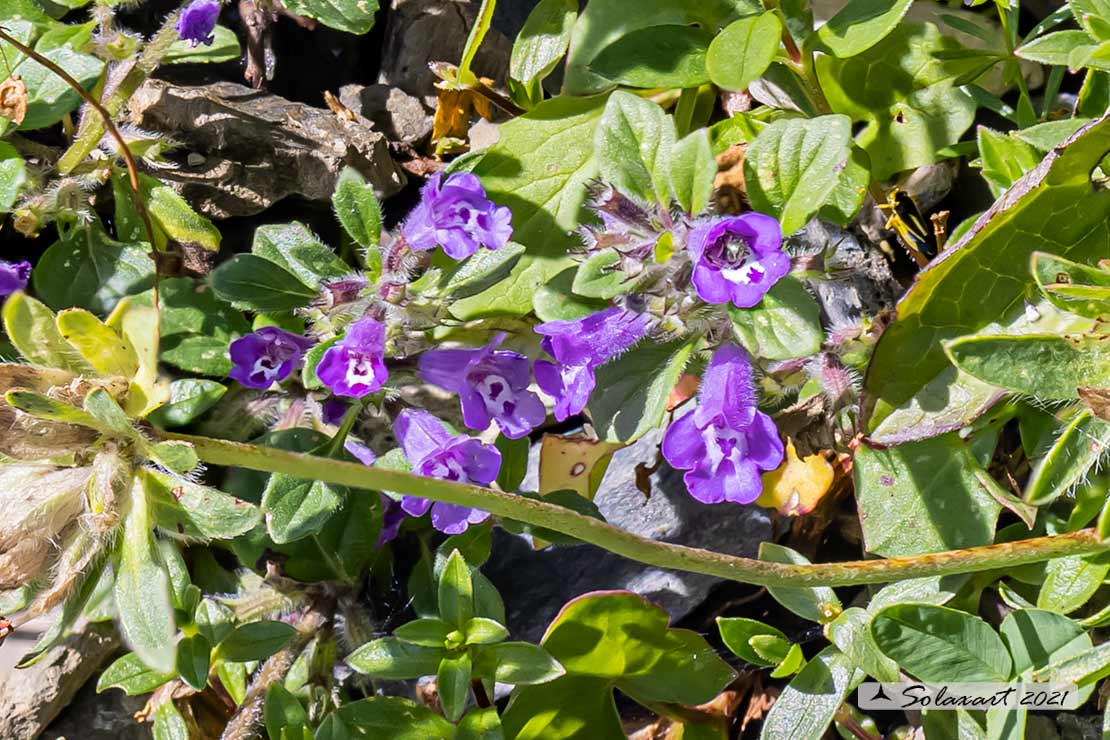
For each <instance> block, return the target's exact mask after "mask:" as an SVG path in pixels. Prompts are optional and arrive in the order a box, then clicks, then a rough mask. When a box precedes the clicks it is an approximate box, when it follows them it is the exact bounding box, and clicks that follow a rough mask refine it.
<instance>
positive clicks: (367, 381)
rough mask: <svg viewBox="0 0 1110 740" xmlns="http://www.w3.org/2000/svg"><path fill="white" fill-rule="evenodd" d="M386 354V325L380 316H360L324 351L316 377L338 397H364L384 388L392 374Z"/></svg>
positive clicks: (317, 367)
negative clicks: (375, 317) (378, 317)
mask: <svg viewBox="0 0 1110 740" xmlns="http://www.w3.org/2000/svg"><path fill="white" fill-rule="evenodd" d="M384 353H385V326H383V325H382V323H381V322H380V321H378V320H376V319H371V318H364V319H359V320H358V321H355V322H353V323H352V324H351V325H350V326H348V327H347V333H346V334H345V335H344V336H343V338H342V339H340V340H339V341H338V342H336V343H335V344H333V345H332V346H331V347H329V348H328V349H327V351H326V352H324V356H323V357H321V358H320V364H319V365H317V366H316V377H318V378H319V379H320V382H322V383H323V384H324V385H326V386H327V387H328V388H330V389H331V390H332V392H333V393H335V394H336V395H337V396H351V397H354V398H361V397H363V396H365V395H366V394H367V393H373V392H374V391H376V390H378V389H379V388H381V387H382V384H383V383H385V379H386V378H387V377H388V376H389V372H388V371H387V370H386V369H385V360H384Z"/></svg>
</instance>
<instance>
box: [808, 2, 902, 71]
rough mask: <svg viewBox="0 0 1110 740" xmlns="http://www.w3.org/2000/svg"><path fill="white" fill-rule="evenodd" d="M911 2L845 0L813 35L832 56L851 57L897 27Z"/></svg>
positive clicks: (863, 50) (877, 41) (880, 39)
mask: <svg viewBox="0 0 1110 740" xmlns="http://www.w3.org/2000/svg"><path fill="white" fill-rule="evenodd" d="M912 4H913V0H849V2H848V4H847V5H845V6H844V7H843V8H841V9H840V10H839V11H838V12H837V14H836V15H834V16H833V17H832V18H830V19H829V20H828V21H826V22H825V24H824V25H823V26H821V27H820V28H819V29H817V38H818V40H819V41H820V42H821V43H822V44H823V45H824V47H825V49H827V50H828V52H829V53H830V54H832V55H833V56H836V57H841V58H844V57H854V56H855V55H856V54H861V53H863V52H865V51H867V50H868V49H870V48H871V47H872V46H874V45H875V44H877V43H879V42H880V41H882V40H883V39H884V38H886V36H887V34H889V33H890V32H891V31H893V30H894V29H895V28H897V26H898V23H899V22H900V21H901V20H902V18H903V17H904V16H905V15H906V12H907V11H909V9H910V6H911V5H912Z"/></svg>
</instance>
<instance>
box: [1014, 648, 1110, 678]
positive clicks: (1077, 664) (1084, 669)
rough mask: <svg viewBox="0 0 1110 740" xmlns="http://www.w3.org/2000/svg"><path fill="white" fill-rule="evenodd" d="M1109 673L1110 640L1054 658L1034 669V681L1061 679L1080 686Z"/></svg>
mask: <svg viewBox="0 0 1110 740" xmlns="http://www.w3.org/2000/svg"><path fill="white" fill-rule="evenodd" d="M1108 674H1110V642H1104V643H1102V644H1100V645H1097V646H1095V647H1093V648H1091V649H1090V650H1086V651H1084V652H1081V653H1078V654H1076V655H1072V656H1069V657H1066V658H1062V659H1060V660H1055V661H1053V662H1052V663H1050V664H1049V665H1047V666H1045V667H1044V668H1041V669H1039V670H1034V671H1033V674H1032V678H1033V680H1034V681H1061V682H1068V683H1077V684H1079V687H1080V688H1083V687H1085V686H1090V685H1092V684H1094V682H1095V681H1097V680H1099V679H1100V678H1103V677H1104V676H1106V675H1108Z"/></svg>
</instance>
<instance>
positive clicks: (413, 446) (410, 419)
mask: <svg viewBox="0 0 1110 740" xmlns="http://www.w3.org/2000/svg"><path fill="white" fill-rule="evenodd" d="M393 431H394V433H395V434H396V435H397V440H398V441H399V442H400V443H401V449H402V450H404V452H405V457H406V458H408V461H409V463H411V464H412V472H414V473H416V474H417V475H423V476H427V477H429V478H442V479H444V480H450V481H456V482H459V483H471V484H476V485H481V486H485V485H488V484H489V483H490V482H492V481H493V480H494V479H495V478H496V477H497V471H498V470H499V469H500V468H501V453H500V452H498V450H497V448H496V447H494V446H493V445H488V444H485V443H483V442H482V441H481V440H478V439H475V438H474V437H468V436H466V435H465V434H458V435H453V434H451V433H450V432H449V431H447V427H446V426H444V424H443V422H442V421H440V420H439V419H437V418H436V417H434V416H432V415H431V414H429V413H428V412H427V411H418V410H415V409H405V410H404V411H402V412H401V414H400V415H399V416H398V417H397V421H396V422H395V423H394V425H393ZM401 508H402V509H404V511H405V513H406V514H409V515H410V516H423V515H424V514H425V513H426V512H427V511H428V509H429V508H430V509H431V510H432V526H433V527H435V528H436V529H438V530H439V531H440V532H444V533H445V534H459V533H460V532H465V531H466V529H467V527H469V526H470V525H471V524H478V523H479V522H484V521H485V520H486V519H487V518H489V513H488V512H485V511H479V510H477V509H471V508H468V507H466V506H458V505H456V504H448V503H445V502H443V501H437V502H435V503H432V502H431V501H429V500H428V499H426V498H420V497H418V496H403V497H402V498H401Z"/></svg>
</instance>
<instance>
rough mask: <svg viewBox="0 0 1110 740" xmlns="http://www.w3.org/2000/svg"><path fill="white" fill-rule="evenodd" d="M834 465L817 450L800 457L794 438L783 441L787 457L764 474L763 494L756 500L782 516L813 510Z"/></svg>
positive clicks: (829, 486)
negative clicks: (776, 466)
mask: <svg viewBox="0 0 1110 740" xmlns="http://www.w3.org/2000/svg"><path fill="white" fill-rule="evenodd" d="M833 478H834V473H833V467H832V465H830V464H829V461H828V460H826V459H825V458H824V457H823V456H822V455H821V454H820V453H818V454H816V455H810V456H808V457H804V458H799V457H798V452H797V450H795V449H794V441H793V440H789V439H788V440H787V441H786V459H785V460H783V463H782V465H780V466H779V467H778V468H777V469H775V470H772V471H770V472H768V473H764V474H763V493H762V494H761V495H760V497H759V498H758V499H756V503H757V504H759V505H760V506H765V507H767V508H768V509H776V510H778V512H779V513H780V514H782V515H783V516H800V515H802V514H808V513H809V512H811V511H813V509H814V507H816V506H817V503H818V502H819V501H820V500H821V498H822V497H823V496H824V495H825V494H826V493H828V492H829V488H831V487H832V482H833Z"/></svg>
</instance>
